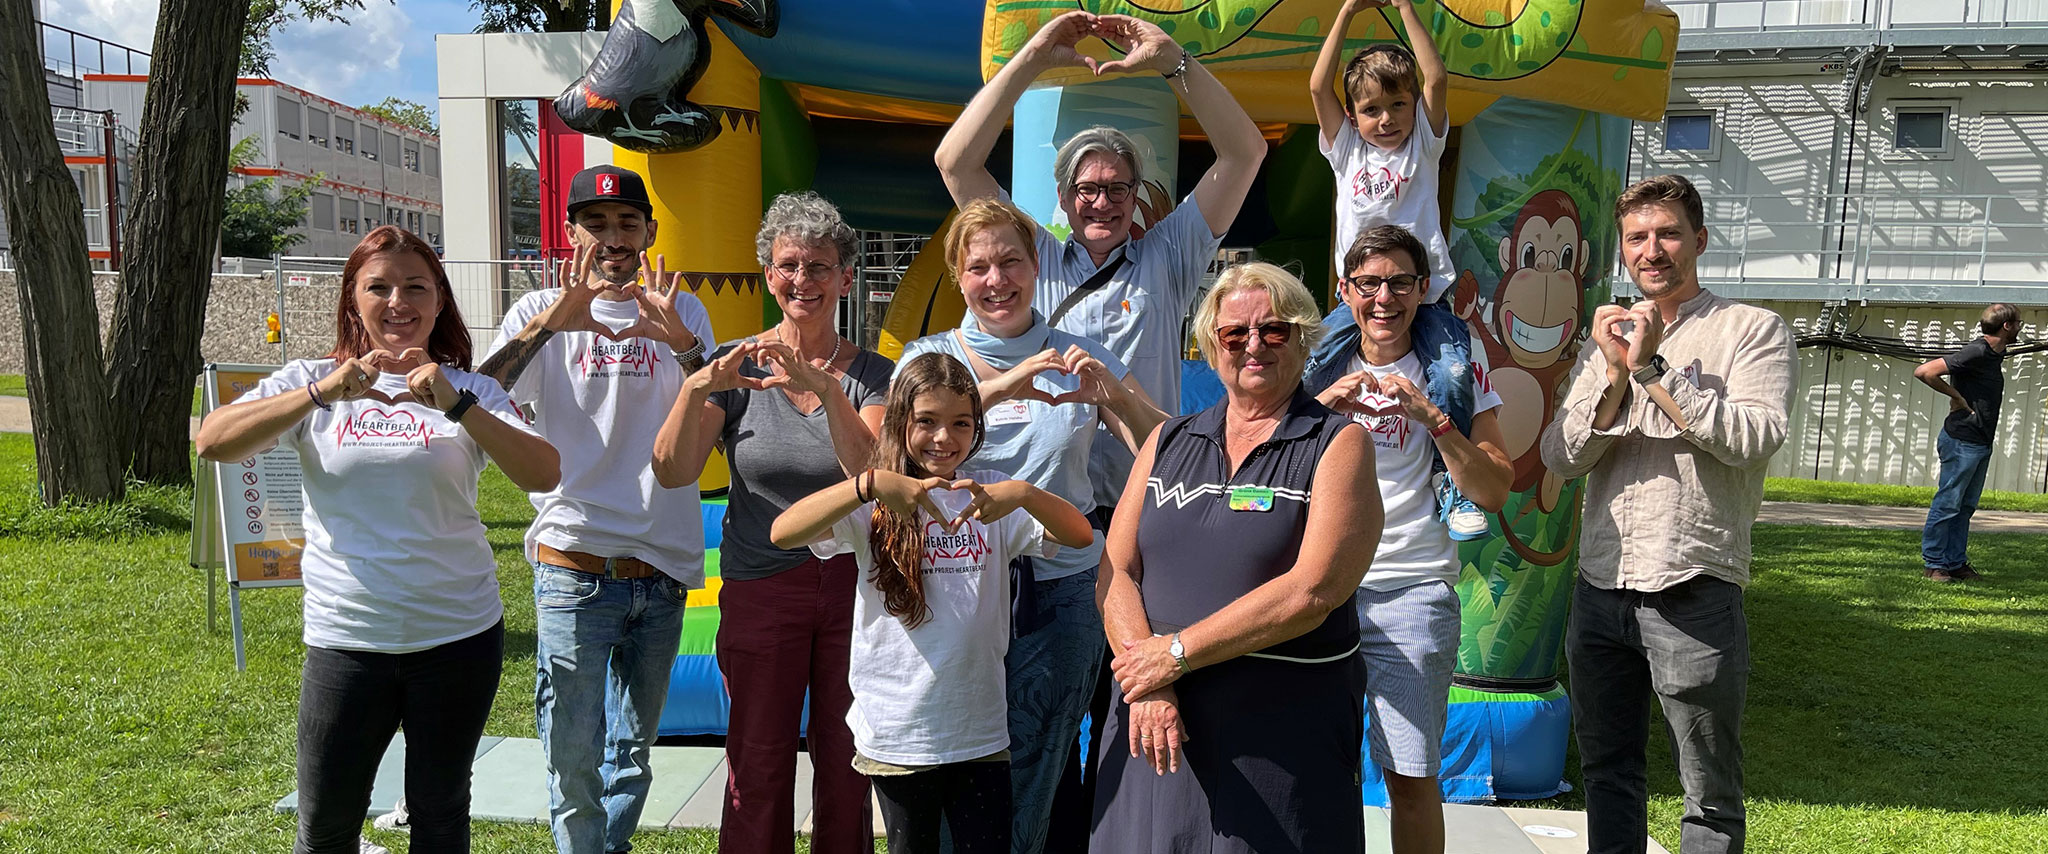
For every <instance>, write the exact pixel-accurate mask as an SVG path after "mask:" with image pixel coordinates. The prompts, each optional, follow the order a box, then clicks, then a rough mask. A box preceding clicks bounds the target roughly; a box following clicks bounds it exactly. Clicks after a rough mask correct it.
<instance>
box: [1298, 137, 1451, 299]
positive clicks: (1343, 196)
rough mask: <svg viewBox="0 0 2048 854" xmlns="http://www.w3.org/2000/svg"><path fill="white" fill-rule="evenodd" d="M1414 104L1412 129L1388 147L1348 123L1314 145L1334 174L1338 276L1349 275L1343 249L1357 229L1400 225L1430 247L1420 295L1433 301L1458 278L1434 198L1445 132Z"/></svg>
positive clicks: (1349, 245) (1346, 247)
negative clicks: (1425, 281) (1426, 286)
mask: <svg viewBox="0 0 2048 854" xmlns="http://www.w3.org/2000/svg"><path fill="white" fill-rule="evenodd" d="M1414 109H1415V130H1413V131H1411V132H1410V133H1409V134H1408V138H1407V139H1406V140H1403V141H1402V142H1401V147H1399V148H1396V149H1394V150H1392V151H1388V150H1386V149H1383V148H1380V147H1379V146H1376V145H1373V144H1371V143H1369V142H1366V141H1365V138H1364V137H1361V136H1359V135H1358V128H1356V127H1354V126H1352V125H1349V124H1347V125H1345V126H1344V127H1342V128H1339V129H1338V131H1337V138H1336V139H1335V140H1334V141H1333V140H1328V139H1322V138H1321V136H1320V134H1319V135H1318V138H1317V147H1318V148H1319V149H1320V150H1321V151H1322V152H1323V157H1324V158H1326V159H1328V160H1329V161H1330V168H1332V169H1334V170H1336V173H1337V239H1336V241H1335V243H1336V244H1337V245H1336V254H1337V268H1336V269H1337V275H1340V276H1348V275H1351V271H1350V270H1346V269H1344V253H1345V252H1346V251H1348V250H1349V249H1350V248H1351V244H1352V242H1353V241H1355V240H1357V239H1358V235H1359V232H1362V231H1364V230H1366V229H1368V228H1371V227H1373V226H1376V225H1398V226H1401V227H1402V228H1405V229H1408V230H1409V231H1411V232H1413V233H1414V234H1415V238H1416V239H1417V240H1420V241H1422V245H1423V247H1424V248H1426V249H1428V250H1429V290H1428V291H1427V292H1425V293H1424V294H1423V297H1422V301H1423V302H1426V303H1427V302H1436V300H1437V297H1439V296H1442V295H1443V292H1444V290H1445V289H1447V288H1449V287H1450V286H1451V282H1452V281H1453V280H1454V279H1456V278H1457V277H1456V275H1454V274H1453V273H1452V272H1451V247H1450V244H1449V243H1448V242H1446V241H1445V240H1444V229H1443V217H1442V216H1441V215H1440V213H1439V209H1440V207H1441V206H1440V205H1439V204H1438V203H1437V162H1438V161H1439V160H1441V159H1442V158H1443V155H1444V137H1443V135H1441V134H1438V133H1436V132H1435V131H1433V130H1431V129H1430V126H1429V117H1428V116H1426V115H1424V114H1423V112H1424V111H1423V109H1422V105H1420V104H1417V105H1416V106H1415V108H1414ZM1447 121H1448V120H1447Z"/></svg>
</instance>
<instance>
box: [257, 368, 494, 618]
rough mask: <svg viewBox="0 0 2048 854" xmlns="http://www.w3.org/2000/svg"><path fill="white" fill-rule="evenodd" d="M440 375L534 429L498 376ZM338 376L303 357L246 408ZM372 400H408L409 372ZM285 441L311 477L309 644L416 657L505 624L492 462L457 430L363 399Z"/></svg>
mask: <svg viewBox="0 0 2048 854" xmlns="http://www.w3.org/2000/svg"><path fill="white" fill-rule="evenodd" d="M442 370H443V371H444V372H445V373H446V374H447V377H448V381H449V382H451V383H453V384H454V385H455V387H456V388H462V389H468V390H469V391H470V392H472V393H474V394H475V395H476V398H477V402H476V408H478V409H487V410H490V412H491V414H494V415H496V416H498V417H499V418H500V419H501V420H503V421H505V422H507V423H509V424H511V425H512V426H514V427H516V428H518V429H520V430H524V431H527V432H529V433H530V432H532V428H529V427H527V426H526V421H525V419H523V418H521V417H520V416H519V412H518V410H517V409H515V408H514V407H513V405H512V400H511V398H510V397H507V396H506V394H505V390H504V389H501V388H499V387H498V384H497V383H496V382H493V381H491V379H490V378H489V377H485V376H482V375H479V374H473V373H470V372H468V371H464V370H458V369H456V368H449V367H444V368H443V369H442ZM333 372H334V360H333V359H295V360H293V361H292V362H290V363H289V364H286V365H285V366H284V367H283V368H280V369H278V371H277V373H274V374H271V375H270V376H269V377H268V378H266V379H264V380H263V381H262V382H259V383H257V384H256V387H255V388H254V389H251V390H250V391H249V393H247V394H244V395H242V396H241V397H240V398H239V399H238V400H261V399H263V398H266V397H272V396H274V395H280V394H305V393H306V384H307V383H310V382H313V381H315V380H318V379H321V378H324V377H326V376H327V375H328V374H330V373H333ZM373 390H374V391H375V392H376V393H378V394H381V395H383V396H384V397H386V398H395V397H397V396H398V395H401V394H407V392H406V388H405V375H404V374H402V373H398V372H385V373H383V374H381V375H379V376H378V377H377V382H376V383H375V384H374V386H373ZM483 414H484V413H481V412H477V413H474V414H472V415H470V416H467V418H474V417H476V416H478V415H483ZM467 418H465V419H464V420H467ZM277 442H278V444H279V445H280V446H282V447H285V448H289V449H291V450H293V451H295V452H297V453H298V455H299V467H300V469H301V470H303V471H304V478H305V479H304V481H303V489H304V491H305V493H306V509H305V513H304V514H303V518H304V525H305V534H306V551H305V553H304V554H303V555H302V556H301V557H300V559H299V571H300V573H301V579H302V581H303V582H304V584H305V587H306V595H305V623H306V627H305V642H306V645H307V646H316V647H320V648H322V649H347V650H367V651H370V652H389V653H402V652H418V651H420V650H423V649H431V648H433V647H436V646H440V645H442V644H444V643H448V642H451V641H457V640H461V639H463V638H466V637H469V636H471V635H474V634H476V633H478V632H481V631H483V630H485V629H488V628H490V627H491V626H493V625H496V624H497V622H498V620H499V619H500V618H501V617H503V616H504V605H503V603H501V602H500V601H499V600H498V574H497V569H498V564H497V561H496V560H495V559H493V558H492V557H491V547H490V545H489V544H488V543H486V542H484V523H483V521H482V520H481V519H480V518H478V517H477V512H476V479H477V475H479V474H481V473H482V472H483V470H484V465H485V464H486V463H488V462H490V460H489V459H488V458H487V457H485V455H484V452H483V449H481V448H479V447H477V445H476V442H474V441H472V440H471V439H470V438H469V432H468V431H467V430H464V429H463V428H462V426H461V425H460V424H457V423H455V422H453V421H449V420H448V418H447V416H445V415H443V414H441V413H440V412H439V411H438V410H435V409H433V408H432V407H428V406H426V405H424V404H420V403H414V402H412V401H411V399H410V397H409V396H408V397H407V398H406V399H404V400H401V401H399V402H387V401H385V400H378V399H376V398H374V397H365V398H361V399H358V400H344V401H339V402H337V403H335V404H334V409H333V410H332V411H329V410H325V409H315V410H313V412H312V414H311V415H308V416H306V417H305V418H304V419H302V420H300V421H299V423H297V424H294V425H292V426H291V428H290V429H288V430H286V431H284V434H283V435H281V436H279V437H278V439H277Z"/></svg>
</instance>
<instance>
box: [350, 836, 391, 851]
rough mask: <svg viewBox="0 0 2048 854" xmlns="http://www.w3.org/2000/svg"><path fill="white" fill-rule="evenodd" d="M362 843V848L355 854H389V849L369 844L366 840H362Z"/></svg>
mask: <svg viewBox="0 0 2048 854" xmlns="http://www.w3.org/2000/svg"><path fill="white" fill-rule="evenodd" d="M362 843H363V847H362V849H361V850H360V851H359V852H357V854H391V849H389V848H386V847H384V846H382V845H378V844H377V843H375V842H371V841H370V840H368V839H364V840H362Z"/></svg>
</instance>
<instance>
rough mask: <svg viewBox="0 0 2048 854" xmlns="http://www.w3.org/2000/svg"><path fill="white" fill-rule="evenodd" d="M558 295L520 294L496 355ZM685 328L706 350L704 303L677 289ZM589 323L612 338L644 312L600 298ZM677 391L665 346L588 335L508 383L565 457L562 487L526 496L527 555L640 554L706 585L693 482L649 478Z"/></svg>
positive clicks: (573, 336) (548, 350) (562, 339)
mask: <svg viewBox="0 0 2048 854" xmlns="http://www.w3.org/2000/svg"><path fill="white" fill-rule="evenodd" d="M560 293H561V292H560V291H558V290H554V289H548V290H540V291H535V292H533V293H530V294H527V295H526V296H523V297H520V298H519V301H518V302H516V303H513V305H512V310H511V311H508V312H506V313H505V322H504V324H503V325H502V326H500V327H499V329H498V342H497V344H495V345H493V346H492V348H491V352H493V353H495V352H497V350H498V348H500V347H502V346H504V344H505V342H507V341H510V340H512V337H513V336H515V335H517V334H519V331H520V330H522V329H525V328H526V324H527V323H528V322H530V321H532V320H533V318H534V317H535V316H537V315H539V314H540V313H541V312H542V311H543V310H545V309H546V308H547V307H548V306H549V305H550V304H552V303H554V301H555V298H556V297H557V296H558V295H559V294H560ZM676 314H677V315H678V316H680V317H681V318H682V320H683V325H684V326H685V327H687V328H688V329H689V330H690V332H691V333H692V334H694V335H696V336H697V340H699V341H702V342H704V347H705V352H707V353H708V352H710V351H711V348H712V346H713V344H712V337H711V316H710V314H709V313H707V312H706V311H705V310H704V304H703V303H702V302H699V301H698V300H697V298H696V297H695V296H692V295H691V294H689V293H687V292H683V291H678V292H677V293H676ZM590 315H591V317H593V318H596V319H597V322H599V323H602V324H604V325H605V326H606V327H608V328H610V329H612V330H614V331H616V330H620V329H624V328H626V327H628V326H631V325H633V324H634V323H635V322H637V321H638V319H639V316H640V308H639V305H638V304H637V303H635V302H633V301H631V300H623V301H622V300H604V299H600V300H595V301H593V302H592V303H591V304H590ZM682 388H683V371H682V367H681V366H680V365H678V364H677V363H676V357H675V354H674V353H672V352H670V351H669V346H668V345H667V344H664V343H662V342H659V341H656V340H654V339H652V338H633V339H630V340H626V341H613V340H611V339H609V338H604V337H602V336H599V335H598V334H597V333H595V332H561V333H557V334H556V335H555V336H554V337H553V338H550V339H548V342H547V344H545V345H543V346H542V348H541V351H540V354H539V355H537V356H535V357H534V358H533V361H532V363H530V364H528V365H527V366H526V370H525V372H523V373H521V374H520V375H519V381H518V382H517V383H514V384H513V387H512V397H513V399H515V400H517V401H519V402H520V403H522V404H526V405H528V406H531V407H532V408H533V413H534V419H533V426H534V428H535V429H536V430H538V431H540V434H541V435H542V436H545V437H547V440H548V441H549V442H551V443H553V444H554V446H555V449H556V450H557V451H560V452H561V454H562V482H561V484H560V485H558V486H556V487H555V489H554V491H552V492H536V493H534V494H533V496H532V498H533V507H534V510H535V511H536V512H535V514H534V518H533V525H532V526H531V527H528V528H527V529H526V559H527V560H534V559H535V556H536V552H535V546H536V544H541V543H545V544H547V545H548V546H549V547H552V548H556V549H560V550H562V551H572V552H583V553H585V554H593V555H597V556H599V557H636V558H639V559H641V560H644V561H647V562H648V563H651V564H654V565H655V566H656V567H659V568H660V569H661V571H662V572H665V573H667V574H668V575H669V576H671V577H673V578H675V579H676V580H677V581H680V582H682V583H683V584H684V585H686V586H688V587H693V588H694V587H703V586H704V517H703V511H702V510H701V509H700V507H699V505H698V495H697V484H696V483H694V482H693V483H690V484H687V485H684V486H679V487H676V488H675V489H664V488H663V487H662V485H661V484H660V483H658V482H656V481H655V479H654V465H653V460H654V437H655V436H656V435H657V434H659V433H660V432H661V425H662V423H663V422H664V421H666V420H667V419H668V413H669V409H670V407H672V406H674V405H675V401H676V395H677V394H679V393H680V392H681V391H682Z"/></svg>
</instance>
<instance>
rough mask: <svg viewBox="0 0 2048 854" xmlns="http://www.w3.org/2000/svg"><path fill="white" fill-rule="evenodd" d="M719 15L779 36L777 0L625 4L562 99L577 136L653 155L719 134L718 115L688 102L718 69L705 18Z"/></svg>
mask: <svg viewBox="0 0 2048 854" xmlns="http://www.w3.org/2000/svg"><path fill="white" fill-rule="evenodd" d="M713 12H716V13H718V14H719V15H720V16H721V17H724V18H725V19H726V20H729V21H732V22H733V23H736V24H738V25H740V26H741V27H744V28H746V29H747V31H749V32H752V33H754V34H756V35H759V36H761V37H762V38H773V37H774V35H775V29H776V25H777V23H778V21H779V20H780V16H781V11H780V6H778V5H777V2H776V0H626V2H624V3H622V4H620V6H619V14H618V16H617V17H615V18H613V19H612V27H611V30H610V31H609V32H607V33H606V34H605V37H604V47H603V48H601V49H599V50H598V52H597V58H596V59H593V60H591V62H590V67H589V68H587V69H585V70H584V72H583V77H582V79H580V80H577V81H576V82H575V83H574V84H572V85H570V87H569V88H568V89H566V90H564V91H563V92H562V94H561V95H560V96H558V97H556V98H555V115H558V116H561V117H562V122H563V123H564V124H567V125H568V126H570V127H572V128H575V129H576V130H577V131H578V132H581V133H584V134H588V135H590V136H595V137H602V138H604V139H608V140H610V141H611V142H612V144H614V145H617V146H619V147H621V148H626V149H631V150H633V151H639V152H643V153H647V154H665V153H669V152H674V151H688V150H690V149H693V148H698V147H700V146H703V145H705V144H706V143H709V142H710V141H711V140H713V139H715V138H716V137H717V136H718V131H719V127H718V117H717V116H714V115H712V114H711V113H710V112H709V111H707V110H705V109H704V108H703V107H701V106H698V105H696V104H694V103H691V102H690V101H689V100H688V97H687V96H688V95H689V93H690V88H691V87H692V86H695V85H697V79H698V78H699V77H702V76H703V75H704V68H705V67H706V66H708V65H710V64H711V36H710V34H708V33H707V32H705V29H704V28H705V26H706V25H707V24H708V22H707V21H706V20H705V18H706V17H707V16H708V15H710V14H711V13H713Z"/></svg>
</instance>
